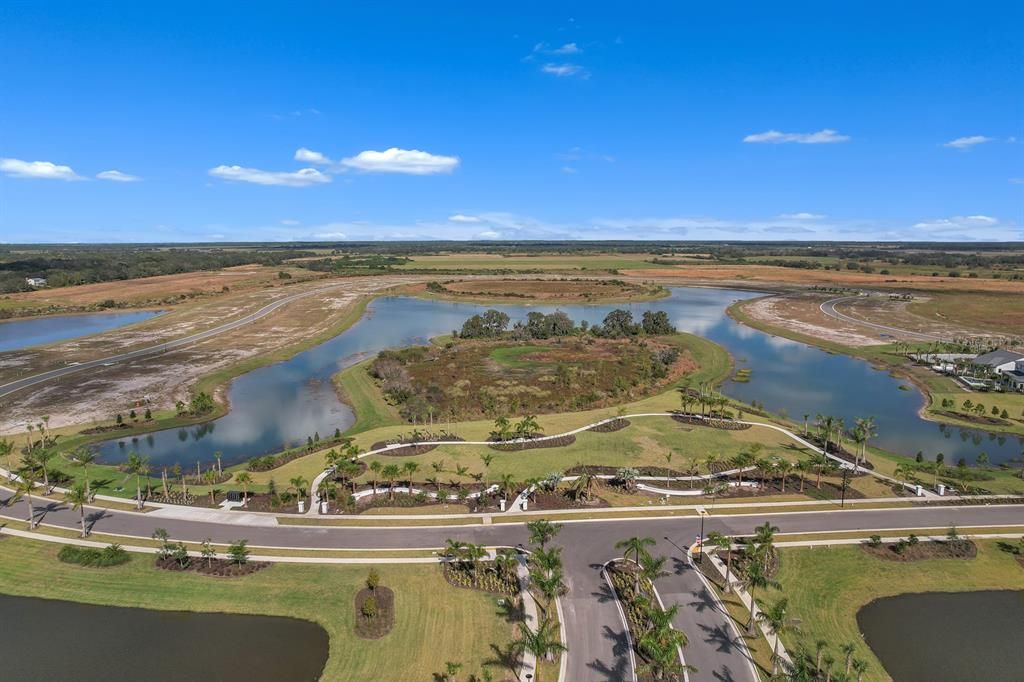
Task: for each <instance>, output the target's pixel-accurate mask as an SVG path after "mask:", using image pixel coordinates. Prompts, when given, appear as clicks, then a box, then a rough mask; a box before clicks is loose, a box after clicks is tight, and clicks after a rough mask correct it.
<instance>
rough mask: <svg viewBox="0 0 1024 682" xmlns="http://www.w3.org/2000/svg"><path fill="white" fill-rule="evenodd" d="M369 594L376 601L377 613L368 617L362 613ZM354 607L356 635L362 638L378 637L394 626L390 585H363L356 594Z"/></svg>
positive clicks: (393, 609)
mask: <svg viewBox="0 0 1024 682" xmlns="http://www.w3.org/2000/svg"><path fill="white" fill-rule="evenodd" d="M371 596H372V597H373V599H374V601H376V602H377V608H376V611H377V615H375V616H369V617H368V616H364V615H363V605H364V604H365V603H366V600H367V599H368V598H369V597H371ZM355 607H356V614H355V616H356V617H355V630H356V635H357V636H359V637H362V638H363V639H380V638H381V637H383V636H384V635H386V634H388V633H389V632H391V628H393V627H394V626H395V593H394V592H393V591H392V590H391V588H390V587H384V586H383V585H378V586H377V588H376V589H374V590H371V589H370V588H369V587H364V588H363V589H361V590H359V592H358V593H357V594H356V600H355Z"/></svg>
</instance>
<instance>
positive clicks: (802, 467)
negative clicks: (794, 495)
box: [794, 459, 814, 494]
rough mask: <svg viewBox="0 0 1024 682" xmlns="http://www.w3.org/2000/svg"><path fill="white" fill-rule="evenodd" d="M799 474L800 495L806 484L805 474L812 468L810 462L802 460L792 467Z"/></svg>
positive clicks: (812, 465)
mask: <svg viewBox="0 0 1024 682" xmlns="http://www.w3.org/2000/svg"><path fill="white" fill-rule="evenodd" d="M794 468H795V469H796V470H797V472H798V473H799V474H800V493H801V494H802V493H803V492H804V484H806V483H807V474H808V473H810V471H811V470H812V469H813V468H814V464H812V463H811V461H810V460H806V459H802V460H800V461H799V462H797V463H796V467H794Z"/></svg>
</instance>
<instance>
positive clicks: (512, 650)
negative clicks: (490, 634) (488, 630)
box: [484, 642, 520, 674]
mask: <svg viewBox="0 0 1024 682" xmlns="http://www.w3.org/2000/svg"><path fill="white" fill-rule="evenodd" d="M491 653H493V654H494V658H490V659H488V660H486V661H484V665H500V666H501V667H503V668H508V669H509V670H511V671H512V672H513V674H514V673H515V672H516V670H518V668H519V661H520V657H519V652H518V651H517V650H516V645H515V642H509V643H508V646H506V647H505V649H502V648H501V647H500V646H498V645H497V644H491Z"/></svg>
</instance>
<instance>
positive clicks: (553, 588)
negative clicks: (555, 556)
mask: <svg viewBox="0 0 1024 682" xmlns="http://www.w3.org/2000/svg"><path fill="white" fill-rule="evenodd" d="M530 582H532V583H533V585H534V587H536V588H537V590H538V591H539V592H540V594H541V596H542V597H544V606H543V609H544V615H545V616H547V615H548V614H549V613H551V603H552V602H554V601H555V598H557V597H558V595H560V594H562V593H563V592H564V591H565V582H564V581H563V580H562V572H561V571H551V572H550V573H548V574H547V575H531V576H530Z"/></svg>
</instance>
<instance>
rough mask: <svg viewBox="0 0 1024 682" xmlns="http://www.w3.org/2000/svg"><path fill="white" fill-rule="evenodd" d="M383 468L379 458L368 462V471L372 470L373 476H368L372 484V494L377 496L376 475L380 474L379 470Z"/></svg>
mask: <svg viewBox="0 0 1024 682" xmlns="http://www.w3.org/2000/svg"><path fill="white" fill-rule="evenodd" d="M383 468H384V465H383V464H381V463H380V461H379V460H375V461H373V462H370V471H372V472H373V476H372V477H371V478H370V483H371V484H372V486H373V496H374V497H376V496H377V477H378V476H379V475H380V470H381V469H383Z"/></svg>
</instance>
